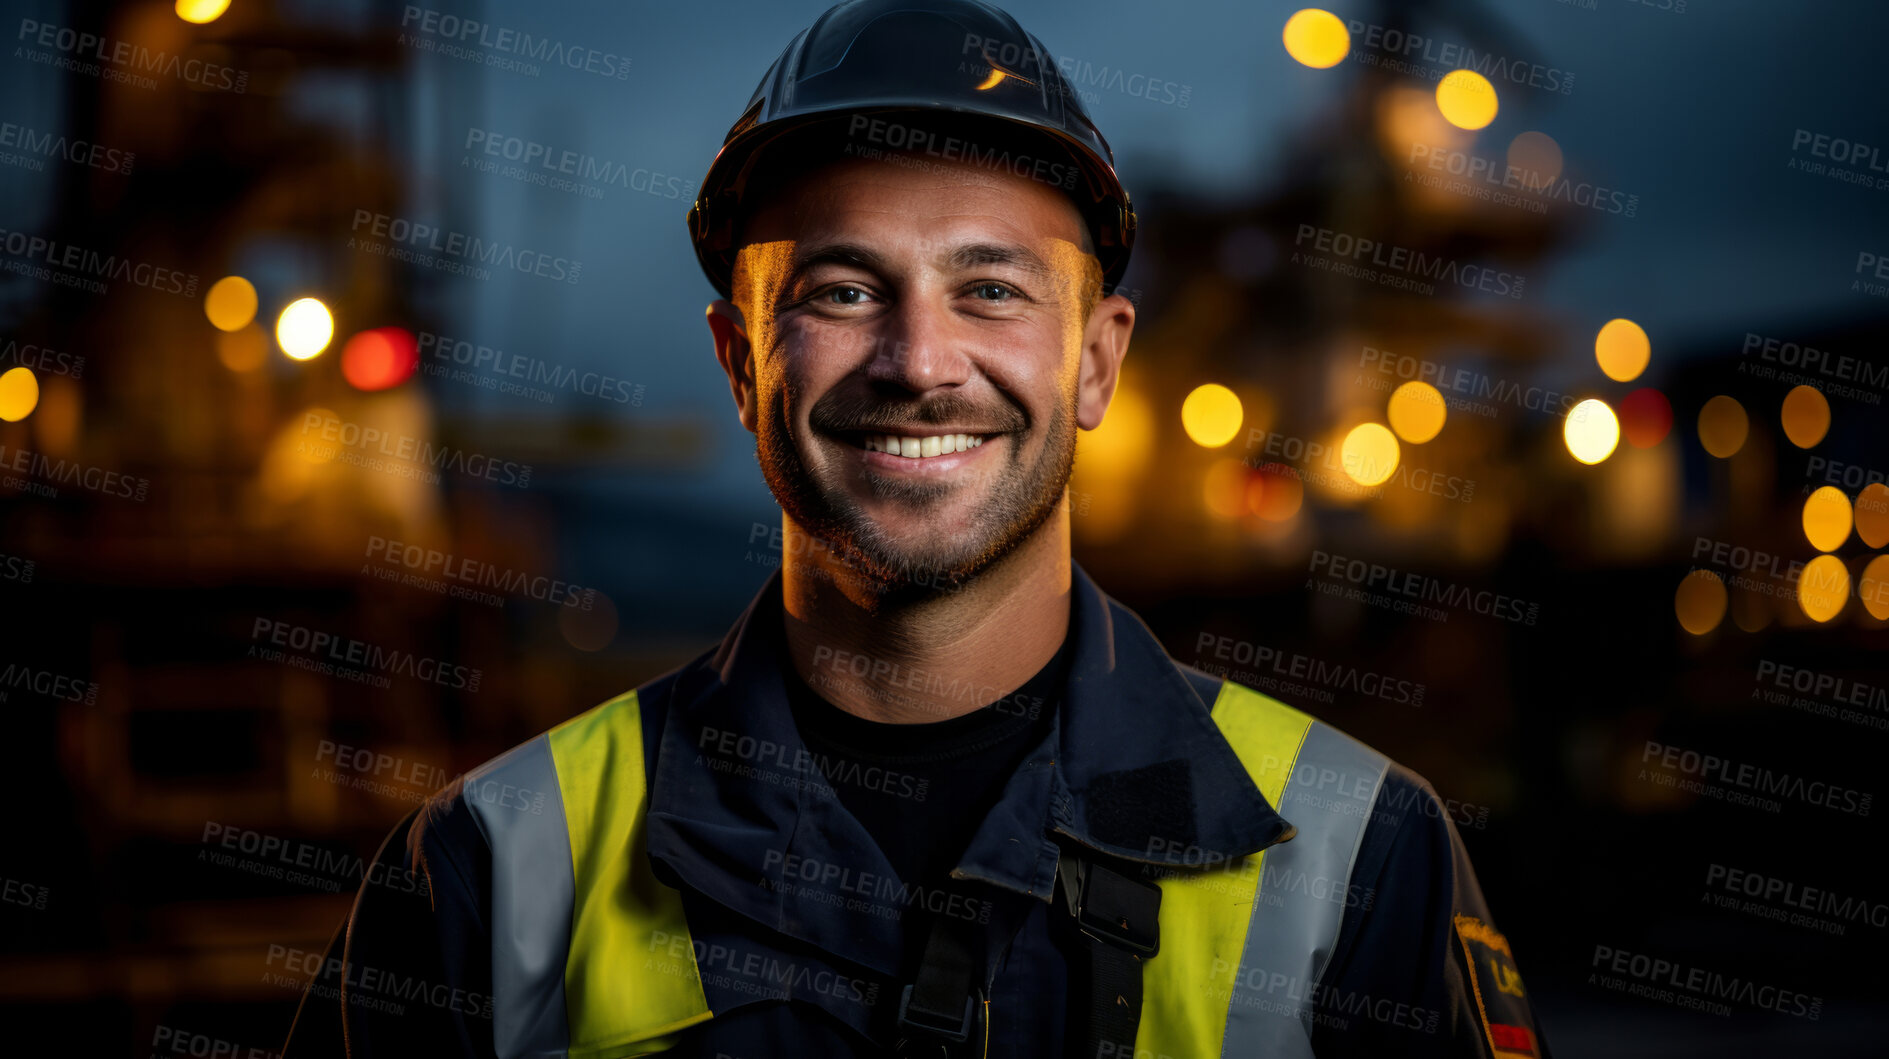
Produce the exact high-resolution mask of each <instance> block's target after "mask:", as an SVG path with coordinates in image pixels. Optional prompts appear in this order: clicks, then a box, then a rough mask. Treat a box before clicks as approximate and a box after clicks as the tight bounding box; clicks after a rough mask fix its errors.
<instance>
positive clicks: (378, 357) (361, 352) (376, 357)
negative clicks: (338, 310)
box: [341, 327, 420, 390]
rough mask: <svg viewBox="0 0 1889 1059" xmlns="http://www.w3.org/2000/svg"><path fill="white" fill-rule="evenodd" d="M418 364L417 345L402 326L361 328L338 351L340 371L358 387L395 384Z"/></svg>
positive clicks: (376, 387) (382, 387)
mask: <svg viewBox="0 0 1889 1059" xmlns="http://www.w3.org/2000/svg"><path fill="white" fill-rule="evenodd" d="M419 366H420V344H419V343H418V342H416V341H414V338H413V335H412V334H411V333H409V332H408V331H407V330H405V329H404V328H399V327H376V328H374V329H373V330H371V331H362V332H360V333H359V334H357V335H355V336H354V337H353V338H350V339H348V344H347V345H346V346H345V347H343V348H342V350H341V374H342V376H343V377H345V378H346V379H347V380H348V383H349V385H351V386H353V387H354V388H355V389H357V390H385V389H389V388H391V387H394V386H398V385H400V384H401V383H403V382H406V381H407V379H409V378H411V377H412V375H413V372H414V370H415V369H417V368H418V367H419Z"/></svg>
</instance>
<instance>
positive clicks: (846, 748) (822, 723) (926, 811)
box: [785, 636, 1070, 885]
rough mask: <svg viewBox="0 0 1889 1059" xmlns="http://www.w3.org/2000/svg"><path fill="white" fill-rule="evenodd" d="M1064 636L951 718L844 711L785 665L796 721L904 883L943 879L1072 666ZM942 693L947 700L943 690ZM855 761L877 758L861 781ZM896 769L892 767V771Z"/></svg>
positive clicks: (1042, 723)
mask: <svg viewBox="0 0 1889 1059" xmlns="http://www.w3.org/2000/svg"><path fill="white" fill-rule="evenodd" d="M1069 646H1070V645H1069V639H1068V637H1067V636H1065V637H1064V638H1063V642H1062V644H1061V646H1059V647H1058V648H1057V649H1056V654H1055V656H1054V657H1052V658H1051V659H1050V660H1049V662H1048V663H1046V664H1045V665H1044V666H1043V668H1042V669H1040V670H1038V671H1037V674H1036V675H1035V676H1033V677H1031V678H1030V679H1029V680H1028V681H1027V682H1025V683H1024V685H1023V686H1022V687H1020V688H1018V689H1016V690H1015V691H1013V692H1011V693H1009V694H1007V695H1003V696H1001V697H999V698H997V699H995V700H993V701H991V702H987V703H983V704H981V705H980V708H978V709H976V710H973V711H971V712H970V713H967V714H964V715H962V716H959V717H953V718H950V719H949V720H943V721H933V722H928V723H921V724H888V723H885V722H881V721H869V720H866V719H865V718H863V717H858V716H855V715H853V714H850V713H847V712H846V711H845V710H842V709H840V708H839V707H838V706H835V705H833V704H832V703H830V702H828V701H827V700H826V699H824V698H822V697H821V696H820V695H819V694H818V693H817V692H816V691H814V689H813V688H810V687H808V686H807V683H806V682H805V681H804V680H802V679H800V677H799V675H798V674H797V673H795V672H794V670H793V667H792V666H791V665H787V667H786V670H787V671H786V674H785V677H786V684H787V698H788V701H789V703H790V705H791V707H792V709H793V713H794V724H795V725H796V726H797V727H798V728H799V729H800V736H801V738H802V739H804V740H806V743H807V749H808V750H810V751H812V752H813V753H814V755H815V760H816V761H817V762H818V764H819V766H820V769H821V771H822V772H823V773H824V774H825V775H826V777H827V779H828V782H830V783H832V784H833V789H834V791H835V792H836V793H837V794H838V795H839V799H840V803H841V804H842V805H844V806H846V808H847V811H849V812H851V813H852V814H853V817H854V818H855V819H857V820H858V821H859V822H860V824H862V825H863V826H864V827H865V829H866V832H867V833H868V834H870V835H871V836H872V838H873V841H874V842H876V843H878V846H879V848H880V850H882V851H883V852H884V853H885V855H886V859H887V860H888V861H890V862H891V864H892V867H893V870H894V871H896V872H897V873H898V876H899V880H900V881H901V882H904V883H906V884H908V885H935V884H937V883H938V882H940V881H942V880H943V879H944V877H945V876H946V875H948V873H949V872H950V871H951V869H952V868H954V867H956V866H957V863H958V858H959V857H960V856H961V855H962V854H963V853H964V849H965V847H966V846H967V845H969V844H970V841H971V836H972V835H973V834H974V833H975V832H976V831H977V828H978V826H979V825H980V824H982V823H983V822H984V817H985V816H986V815H987V814H988V813H989V812H990V809H991V807H992V806H993V805H995V804H996V803H997V801H998V799H999V798H1000V797H1001V796H1002V795H1003V789H1004V785H1005V784H1006V783H1008V782H1009V779H1010V776H1011V774H1012V773H1014V772H1015V771H1016V769H1017V766H1019V765H1021V764H1022V763H1023V759H1024V758H1025V757H1026V756H1028V754H1029V752H1030V751H1031V750H1032V749H1034V748H1035V747H1036V745H1037V744H1038V743H1040V742H1042V740H1043V737H1044V735H1045V734H1047V733H1048V731H1049V727H1050V723H1051V719H1052V717H1053V716H1054V712H1055V710H1056V708H1057V700H1058V699H1059V698H1060V697H1061V694H1062V689H1063V686H1064V683H1065V680H1066V674H1067V671H1068V666H1069ZM947 701H948V700H947ZM858 764H865V765H868V766H877V767H878V768H880V769H883V770H885V771H884V772H873V773H871V775H872V776H873V778H874V781H875V782H874V783H873V784H872V785H871V786H867V785H865V784H862V783H860V782H858V781H857V779H855V777H858V776H861V775H862V774H864V773H863V772H862V770H861V769H860V768H858V767H857V766H858ZM894 773H896V774H897V775H896V777H895V776H894V775H893V774H894Z"/></svg>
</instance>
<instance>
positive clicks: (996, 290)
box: [971, 283, 1018, 304]
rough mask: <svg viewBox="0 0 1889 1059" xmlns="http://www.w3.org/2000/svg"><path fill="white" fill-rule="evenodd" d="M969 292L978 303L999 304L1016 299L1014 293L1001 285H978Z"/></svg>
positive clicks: (1015, 293) (1016, 295)
mask: <svg viewBox="0 0 1889 1059" xmlns="http://www.w3.org/2000/svg"><path fill="white" fill-rule="evenodd" d="M971 292H972V295H973V296H974V297H976V298H977V299H978V300H979V301H987V302H996V303H999V304H1002V303H1003V302H1007V301H1014V300H1016V298H1017V297H1018V294H1017V292H1016V291H1014V290H1012V289H1010V288H1009V287H1007V286H1005V285H1003V284H1002V283H979V284H978V285H976V286H974V287H972V288H971Z"/></svg>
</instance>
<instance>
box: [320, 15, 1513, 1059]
mask: <svg viewBox="0 0 1889 1059" xmlns="http://www.w3.org/2000/svg"><path fill="white" fill-rule="evenodd" d="M1133 217H1134V215H1133V212H1132V210H1131V209H1130V207H1129V202H1128V197H1127V195H1126V193H1125V192H1123V191H1122V189H1121V186H1120V184H1119V183H1118V182H1117V180H1116V178H1115V174H1114V170H1113V163H1112V155H1111V154H1110V152H1109V149H1108V146H1107V144H1106V142H1105V141H1103V140H1102V138H1101V136H1100V134H1099V133H1097V132H1096V131H1095V130H1094V127H1093V126H1092V125H1091V124H1090V123H1089V121H1088V118H1087V116H1086V114H1085V113H1084V112H1083V110H1082V108H1081V106H1080V104H1079V102H1078V101H1077V100H1076V98H1075V96H1074V95H1073V93H1071V92H1069V90H1068V88H1067V86H1066V84H1064V82H1063V80H1062V78H1061V77H1060V75H1059V74H1058V72H1057V70H1056V65H1055V61H1054V59H1053V57H1051V56H1049V55H1048V53H1047V52H1046V51H1045V50H1044V49H1043V48H1042V45H1041V43H1040V42H1038V41H1037V40H1036V39H1035V38H1034V37H1031V36H1029V35H1028V34H1026V33H1024V32H1023V31H1022V29H1021V28H1020V27H1018V26H1017V25H1016V24H1015V22H1014V21H1013V20H1011V19H1010V18H1009V16H1007V15H1005V14H1003V13H1002V12H999V11H997V10H996V9H994V8H990V7H988V6H985V5H982V4H977V3H972V2H967V0H932V2H927V3H911V2H906V3H900V2H896V0H858V2H852V3H845V4H841V5H839V6H838V7H835V8H833V9H832V10H830V11H828V12H827V13H826V14H824V15H823V16H821V18H820V19H819V20H818V21H817V22H816V23H815V24H814V26H813V27H812V28H811V29H809V30H808V31H807V32H805V33H802V34H801V35H800V36H799V37H797V38H796V39H795V40H794V42H793V43H792V44H790V45H789V46H788V49H787V51H786V52H785V53H783V55H782V57H781V58H780V60H778V61H777V62H776V64H775V66H774V68H773V70H771V71H770V72H769V74H768V76H767V78H765V79H764V80H763V82H762V85H761V88H760V90H759V91H758V92H757V94H756V97H755V101H754V103H753V104H752V105H751V106H750V108H749V110H748V112H747V113H746V114H745V115H744V116H743V118H742V119H741V121H740V122H738V123H737V125H736V126H735V129H734V130H733V131H732V132H731V134H730V137H729V139H728V141H727V143H726V144H725V145H724V147H723V149H722V152H721V153H720V155H718V156H717V158H716V161H715V163H714V165H713V167H711V170H710V172H709V175H708V177H707V178H706V179H705V180H704V183H703V194H702V197H701V199H700V200H699V201H698V202H697V204H696V206H695V208H694V209H693V210H692V211H691V215H690V223H691V233H692V235H693V236H694V238H695V240H696V245H697V250H698V254H699V256H700V258H701V261H702V263H703V266H704V268H705V270H706V271H707V273H708V275H709V277H710V279H711V281H712V282H714V284H715V285H716V287H717V289H718V290H719V291H720V292H721V293H722V294H723V296H724V297H723V298H722V299H719V300H717V301H715V302H714V303H713V304H712V305H711V306H710V308H709V312H708V323H709V330H710V332H711V334H712V336H713V339H714V345H715V353H716V357H717V359H718V361H719V362H720V364H721V367H722V369H723V371H724V372H725V373H726V375H727V377H728V382H729V387H730V391H731V394H732V397H733V400H734V404H735V406H736V409H737V414H738V415H739V417H740V420H741V423H742V425H743V426H745V427H746V428H747V429H748V430H750V431H752V432H753V433H754V434H755V436H756V439H757V452H758V456H759V459H760V463H761V467H762V469H763V471H764V474H765V477H766V479H767V482H768V485H769V487H770V488H771V489H772V491H773V492H774V494H775V496H776V497H777V498H778V499H779V501H780V504H781V508H782V516H783V517H782V533H781V538H780V548H781V554H782V561H781V568H780V570H779V571H778V572H777V573H776V574H775V575H774V576H772V577H770V579H769V580H768V582H767V584H766V585H765V586H764V587H763V588H762V590H761V592H760V593H759V595H757V596H756V597H755V599H754V602H753V603H752V604H751V605H750V606H749V608H748V610H747V612H746V613H744V614H743V615H742V617H741V619H740V620H739V621H738V622H737V623H736V625H735V627H734V628H733V630H731V631H730V633H729V634H728V637H727V638H726V639H725V640H724V641H723V642H722V644H721V645H720V646H719V647H718V648H717V649H715V650H713V651H710V652H708V653H705V654H704V655H702V656H701V657H699V658H697V659H696V660H695V661H694V662H691V663H690V664H688V665H685V666H683V667H682V668H680V669H678V670H675V671H673V672H670V673H668V674H665V675H663V676H661V677H658V678H656V679H654V680H651V681H649V682H648V683H646V684H643V685H642V686H640V687H638V688H636V689H635V690H633V691H631V692H627V693H625V694H624V695H622V696H619V697H618V698H616V699H613V700H611V701H610V702H608V703H605V704H603V705H602V706H599V707H597V708H596V709H593V710H591V711H589V712H587V713H585V714H582V715H581V716H579V717H577V718H574V719H573V720H571V721H569V722H567V723H565V724H563V725H560V726H559V727H557V728H555V729H553V730H552V731H550V732H548V733H546V734H545V735H542V736H540V737H538V738H537V739H534V740H532V741H530V742H528V743H526V744H523V745H521V746H520V747H518V748H515V749H514V750H512V751H511V752H509V753H507V754H505V755H503V756H501V757H500V758H497V759H495V760H494V761H492V762H489V763H488V764H486V765H485V766H482V767H481V768H480V769H477V770H475V771H473V772H472V773H469V774H468V776H467V777H466V778H465V780H464V781H463V783H461V784H456V785H455V786H454V787H453V788H452V789H451V790H449V791H447V792H443V794H442V795H441V796H440V797H438V798H436V799H434V800H433V801H432V802H431V803H429V804H428V805H427V806H426V807H424V809H422V810H421V811H419V812H418V813H416V814H415V815H413V816H411V817H409V818H408V820H406V821H403V822H402V823H401V824H400V825H399V826H398V827H396V828H395V830H394V833H393V835H392V836H391V837H390V838H389V840H388V842H387V844H386V845H385V846H384V847H383V849H382V850H381V853H380V855H379V857H378V858H377V861H378V863H381V864H384V865H386V867H387V869H388V871H389V872H391V873H395V874H397V873H398V872H400V871H410V872H413V873H415V874H417V875H419V876H421V877H424V878H425V879H426V881H427V884H426V885H425V886H424V887H405V888H395V887H387V886H375V885H373V884H372V882H371V873H370V882H369V883H368V884H366V885H364V886H363V888H362V890H361V894H360V896H359V898H358V899H357V901H356V904H355V907H354V910H353V913H352V915H351V917H350V919H349V922H348V924H347V930H346V941H345V948H340V947H339V946H338V947H337V951H335V952H334V953H333V954H332V958H331V960H330V961H329V962H328V964H327V966H326V967H325V969H324V971H325V973H324V974H323V975H322V976H321V977H320V978H318V979H317V980H316V982H315V983H313V985H312V986H311V990H310V995H309V997H308V998H306V999H305V1001H304V1005H303V1011H302V1012H301V1014H300V1016H299V1018H298V1024H297V1027H296V1029H295V1031H294V1033H293V1034H292V1040H291V1042H290V1045H289V1048H288V1055H290V1056H291V1057H295V1059H300V1057H301V1056H302V1055H303V1054H316V1053H319V1052H333V1051H337V1050H339V1049H340V1047H341V1045H340V1043H339V1040H340V1038H341V1037H342V1036H343V1034H344V1033H345V1039H346V1048H347V1051H348V1054H350V1055H354V1056H369V1055H417V1054H424V1055H444V1054H464V1055H477V1056H492V1055H497V1056H508V1057H509V1056H544V1055H560V1056H562V1055H569V1056H573V1057H579V1056H581V1057H593V1056H595V1057H604V1056H621V1055H640V1054H648V1053H651V1052H665V1053H666V1054H671V1055H677V1056H740V1057H758V1056H775V1055H779V1056H803V1055H804V1056H840V1057H845V1056H881V1055H913V1056H919V1055H923V1056H961V1055H962V1056H1015V1057H1024V1056H1029V1057H1041V1056H1051V1055H1081V1056H1089V1057H1096V1059H1104V1057H1108V1056H1148V1057H1156V1056H1172V1057H1175V1059H1195V1057H1204V1056H1219V1055H1228V1056H1308V1055H1318V1056H1338V1055H1357V1056H1367V1055H1368V1056H1384V1055H1400V1056H1401V1055H1465V1056H1504V1057H1513V1056H1534V1055H1543V1054H1545V1048H1544V1046H1543V1045H1542V1042H1541V1041H1540V1039H1539V1037H1538V1036H1537V1033H1536V1030H1535V1027H1534V1024H1533V1021H1532V1018H1531V1016H1530V1014H1529V1010H1528V1005H1527V1001H1526V994H1525V992H1524V990H1523V987H1522V981H1521V977H1520V974H1519V971H1518V970H1517V968H1516V965H1515V962H1514V958H1513V955H1512V953H1511V950H1510V947H1509V945H1508V943H1507V941H1506V940H1505V939H1504V938H1503V937H1502V935H1501V934H1499V933H1497V932H1496V930H1495V929H1494V927H1493V926H1492V925H1491V923H1490V919H1489V915H1488V913H1487V911H1486V909H1485V907H1484V903H1483V899H1482V895H1481V893H1480V891H1479V889H1478V886H1477V883H1476V879H1475V876H1474V874H1473V872H1472V871H1471V869H1470V866H1469V862H1468V859H1467V857H1466V855H1465V854H1464V851H1463V847H1462V843H1461V840H1460V839H1459V837H1458V836H1457V834H1456V831H1455V829H1454V827H1453V826H1452V824H1451V822H1450V820H1449V819H1448V818H1447V815H1446V813H1445V811H1444V809H1443V806H1442V803H1441V802H1440V801H1439V800H1438V799H1437V797H1436V795H1435V793H1434V792H1433V791H1432V790H1431V789H1430V788H1429V786H1428V785H1427V784H1426V783H1425V782H1424V781H1423V780H1422V779H1420V778H1418V777H1417V776H1415V775H1414V774H1412V773H1410V772H1408V771H1406V770H1404V769H1402V768H1401V767H1399V766H1397V765H1395V764H1393V763H1391V762H1389V761H1387V760H1386V759H1385V758H1384V757H1383V756H1381V755H1379V754H1377V753H1376V752H1375V751H1372V750H1371V749H1370V748H1368V747H1365V746H1363V745H1362V744H1359V743H1357V742H1355V741H1353V740H1351V739H1349V738H1348V737H1346V736H1344V735H1343V734H1341V733H1339V732H1337V731H1336V730H1334V729H1332V728H1330V727H1328V726H1326V725H1323V724H1321V723H1319V722H1316V721H1314V720H1312V719H1311V718H1309V717H1307V716H1306V715H1304V714H1302V713H1299V712H1298V711H1296V710H1293V709H1291V708H1289V707H1287V706H1285V705H1283V704H1281V703H1278V702H1275V701H1273V700H1271V699H1269V698H1266V697H1265V696H1263V695H1260V694H1258V693H1256V692H1254V691H1251V690H1249V689H1245V688H1242V687H1239V686H1237V685H1235V684H1232V683H1230V682H1226V681H1222V680H1219V679H1216V678H1214V677H1211V676H1209V675H1207V674H1205V673H1202V672H1199V671H1198V670H1195V669H1192V668H1190V667H1186V666H1182V665H1179V664H1177V663H1176V662H1174V661H1173V660H1172V659H1170V658H1169V657H1168V656H1167V654H1166V653H1165V651H1163V649H1162V648H1161V646H1160V644H1159V643H1158V642H1157V641H1156V640H1155V638H1154V637H1153V635H1152V634H1151V633H1150V632H1149V631H1148V629H1147V628H1146V627H1145V626H1144V625H1143V624H1142V623H1141V622H1140V620H1139V619H1137V618H1136V617H1135V616H1134V615H1133V614H1132V613H1130V612H1129V611H1128V610H1126V609H1125V608H1123V607H1122V606H1121V605H1120V604H1118V603H1116V602H1114V601H1113V600H1112V599H1110V598H1109V597H1108V596H1106V595H1105V594H1104V593H1102V592H1101V590H1100V589H1098V588H1097V587H1096V585H1095V584H1094V583H1093V582H1092V581H1091V580H1090V579H1089V578H1088V576H1087V575H1086V574H1085V573H1084V572H1083V571H1082V570H1081V568H1080V567H1079V566H1077V565H1076V564H1075V563H1074V562H1073V561H1072V560H1071V558H1070V541H1069V512H1068V508H1067V506H1066V500H1065V484H1066V482H1067V479H1068V476H1069V473H1070V469H1071V466H1072V462H1073V460H1074V455H1075V447H1076V437H1077V431H1078V430H1093V429H1095V428H1096V427H1097V426H1098V425H1099V424H1100V423H1101V422H1102V419H1103V416H1104V414H1105V412H1106V410H1107V408H1108V404H1109V401H1110V398H1111V396H1112V395H1113V393H1114V390H1115V386H1116V382H1117V379H1118V373H1119V370H1120V367H1121V362H1122V358H1123V357H1124V356H1125V355H1126V353H1127V350H1128V344H1129V338H1130V335H1131V333H1132V331H1133V328H1134V322H1135V308H1134V306H1133V305H1132V304H1131V303H1130V302H1129V301H1128V300H1127V299H1126V298H1124V297H1122V296H1121V295H1119V294H1107V293H1106V288H1107V287H1108V286H1109V285H1112V284H1113V283H1114V282H1115V281H1116V280H1117V279H1119V277H1120V276H1121V273H1122V270H1123V269H1124V268H1125V266H1126V261H1127V254H1128V251H1129V248H1130V246H1131V244H1132V239H1133V233H1134V220H1133ZM1105 295H1106V296H1105ZM395 998H397V1000H396V999H395Z"/></svg>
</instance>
